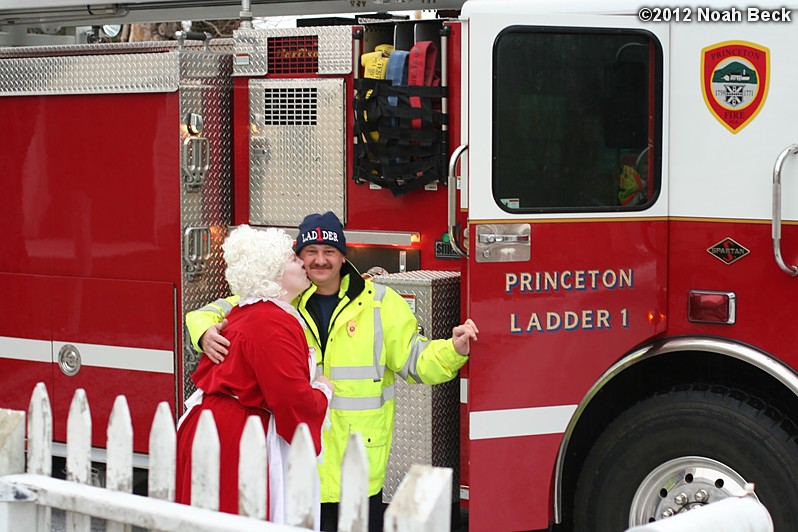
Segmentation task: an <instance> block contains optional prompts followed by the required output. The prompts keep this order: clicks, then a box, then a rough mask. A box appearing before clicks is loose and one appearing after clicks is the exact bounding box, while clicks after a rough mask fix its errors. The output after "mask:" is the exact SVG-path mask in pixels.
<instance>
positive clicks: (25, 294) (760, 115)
mask: <svg viewBox="0 0 798 532" xmlns="http://www.w3.org/2000/svg"><path fill="white" fill-rule="evenodd" d="M707 6H708V7H696V6H681V7H679V6H671V7H668V6H661V7H657V6H651V7H650V8H649V7H642V8H641V7H640V6H639V5H637V4H633V3H630V2H625V1H619V0H612V1H602V2H596V1H590V2H588V1H575V2H549V1H543V0H540V1H537V0H536V1H522V0H473V1H469V2H467V3H465V5H463V7H462V10H461V11H460V13H459V14H458V15H457V16H455V17H453V18H451V19H435V20H419V21H416V20H404V21H395V20H394V21H384V20H378V19H373V20H362V19H361V20H358V21H356V23H353V24H350V25H329V26H299V27H297V28H291V29H270V30H263V29H254V28H251V27H249V26H248V24H247V23H246V22H247V21H246V20H245V21H244V22H245V24H243V25H242V29H240V30H238V31H237V33H236V35H235V37H234V38H233V39H232V40H219V41H206V42H198V41H194V40H192V39H191V37H192V36H188V38H186V39H185V40H182V39H181V41H180V43H175V42H160V43H137V44H94V45H75V46H46V47H22V48H14V49H3V50H2V51H0V72H1V73H2V75H1V76H0V116H2V117H3V123H4V127H3V128H0V146H2V149H0V168H2V172H3V178H2V183H3V187H2V194H0V208H1V209H0V210H2V212H3V213H4V215H5V230H4V236H3V244H2V253H0V293H2V294H3V297H4V300H5V303H4V308H5V311H4V312H3V319H2V320H0V373H2V375H3V376H4V380H3V383H4V386H3V387H2V389H1V390H0V406H2V407H7V408H17V409H24V408H26V405H27V402H28V399H29V397H30V392H31V390H32V388H33V385H34V383H36V382H38V381H43V382H45V383H46V384H47V388H48V391H49V394H50V398H51V400H52V403H53V408H54V416H55V427H54V433H55V438H56V439H57V440H58V441H60V442H63V441H65V429H66V416H67V411H68V408H69V404H70V400H71V397H72V394H73V392H74V391H75V389H77V388H84V389H85V390H86V391H87V394H88V397H89V400H90V404H91V408H92V416H93V420H94V425H93V426H94V428H95V433H94V440H93V444H94V447H95V450H96V453H97V454H96V458H97V460H98V461H102V448H103V447H104V444H105V435H104V427H105V424H106V421H107V418H108V414H109V412H110V408H111V405H112V403H113V400H114V397H115V396H116V395H117V394H120V393H124V394H125V395H126V396H127V397H128V401H129V402H130V408H131V414H132V417H133V422H134V427H135V431H136V437H135V450H136V451H137V453H138V454H137V457H138V458H139V459H140V462H137V463H139V464H140V465H144V463H145V459H146V451H147V448H146V447H147V438H148V430H149V423H150V422H151V418H152V415H153V412H154V410H155V406H156V404H157V403H158V402H160V401H167V402H169V404H170V405H172V406H173V407H174V412H175V414H176V415H177V414H179V413H180V411H181V405H182V401H183V400H184V398H185V397H186V395H187V393H190V391H191V384H190V379H189V376H190V372H191V370H192V369H193V367H194V365H195V364H196V362H197V360H198V356H199V355H197V354H196V353H194V352H193V351H192V349H191V346H190V342H189V341H188V339H187V334H186V333H185V331H184V327H183V317H184V315H185V313H186V312H187V311H189V310H193V309H194V308H197V307H199V306H201V305H203V304H204V303H206V302H208V301H211V300H213V299H215V298H217V297H221V296H224V295H227V290H228V288H227V286H226V284H225V282H224V276H223V269H224V267H223V261H222V258H221V252H220V246H221V243H222V242H223V240H224V237H225V236H226V234H227V232H228V230H229V228H230V227H231V226H234V225H237V224H244V223H246V224H251V225H253V226H258V227H266V226H279V227H286V228H288V230H289V231H293V230H294V229H295V228H296V226H297V224H298V223H299V221H300V220H301V218H302V217H303V216H304V215H305V214H307V213H309V212H324V211H326V210H332V211H334V212H336V213H337V214H338V215H339V216H340V217H341V218H342V220H344V222H345V228H346V231H347V240H348V241H349V242H350V244H351V250H352V251H351V253H350V255H351V256H350V257H349V258H350V260H352V261H353V262H354V263H355V264H356V265H357V266H358V267H359V268H360V269H361V270H363V271H365V270H367V269H369V268H370V267H372V266H381V267H382V268H384V269H385V270H387V271H388V272H394V273H390V274H389V275H387V276H386V278H388V279H390V278H391V276H393V275H399V276H400V277H401V275H402V272H403V274H404V275H406V276H407V275H410V276H412V275H413V272H427V273H429V272H432V273H435V272H456V274H457V275H456V277H457V279H458V280H459V284H458V285H457V288H456V290H455V291H456V296H457V299H458V302H457V305H458V306H457V307H456V309H457V310H456V312H455V314H457V316H456V318H457V319H458V320H459V319H461V318H463V317H466V316H468V317H471V318H473V319H474V320H475V322H476V323H477V324H478V326H479V329H480V336H479V342H478V343H477V344H476V345H475V346H474V348H473V350H472V356H471V359H470V361H469V363H468V365H467V366H466V367H465V368H464V369H463V371H462V372H461V377H460V381H459V382H460V385H459V402H458V404H456V406H455V408H456V409H457V410H459V414H460V415H459V420H457V419H456V417H457V416H456V415H455V416H445V419H444V420H443V421H445V422H454V423H453V424H452V425H451V426H453V427H454V428H452V429H447V430H448V431H449V433H448V434H449V435H450V436H455V437H456V436H459V438H458V440H459V443H458V444H457V448H456V451H457V452H458V453H459V462H460V463H459V489H458V490H457V495H459V498H460V501H461V504H462V505H463V506H467V507H468V510H469V526H470V527H471V528H472V529H474V530H520V529H546V528H550V527H552V528H558V529H559V528H561V529H564V530H569V529H574V530H600V531H604V530H607V531H609V530H622V529H624V528H625V527H627V526H630V525H634V524H640V523H646V522H649V521H654V520H659V519H663V518H667V517H668V516H670V515H673V514H676V513H679V512H683V511H687V510H690V509H692V508H695V507H698V506H702V505H704V504H711V503H712V502H714V501H716V500H719V499H722V498H725V497H728V496H730V495H735V494H738V493H741V492H742V491H743V489H744V486H745V484H746V483H748V482H753V483H755V486H756V493H757V495H758V497H759V499H760V500H761V501H762V502H763V503H764V504H765V505H766V507H767V508H768V509H769V511H770V513H771V515H772V516H773V519H774V522H775V523H776V529H777V530H792V529H795V528H796V526H798V503H797V502H798V488H796V482H795V479H796V478H798V443H797V442H796V437H798V374H797V373H796V369H798V333H797V332H796V329H794V328H793V327H792V326H791V325H790V323H792V318H791V316H792V315H793V314H792V311H791V310H790V309H791V308H792V306H793V305H794V304H795V300H794V299H793V298H794V297H796V296H798V289H797V288H796V283H798V279H796V277H798V266H796V264H798V228H797V227H796V224H798V201H796V198H798V166H796V159H795V158H794V157H793V156H794V155H798V129H797V128H796V121H797V120H798V98H796V97H795V94H794V92H795V87H796V86H798V69H796V68H795V66H794V64H795V51H796V50H798V31H796V27H795V23H793V22H792V17H794V16H795V17H798V14H796V12H795V11H791V10H790V9H789V8H785V7H783V6H771V7H767V6H759V7H748V8H729V7H728V6H725V5H721V4H719V3H716V2H708V3H707ZM244 11H246V10H244ZM1 14H2V13H1V12H0V15H1ZM402 62H403V63H404V65H403V64H402ZM403 66H404V67H406V68H407V71H406V72H407V73H406V74H405V70H404V68H403ZM405 75H406V76H407V77H406V78H405V77H404V76H405ZM395 272H400V273H398V274H397V273H395ZM381 277H383V276H378V277H377V279H380V278H381ZM431 277H432V278H435V276H434V275H432V276H431ZM408 301H409V302H412V301H413V298H412V294H411V297H409V298H408ZM413 303H414V304H415V302H413ZM400 407H401V405H400ZM434 415H435V414H434V413H433V416H434ZM437 421H440V416H439V419H438V420H437ZM437 421H436V422H437ZM458 421H459V423H458ZM447 426H450V425H447ZM458 426H459V428H458ZM397 430H401V429H400V428H399V427H398V428H397ZM396 452H397V451H396V449H394V453H396Z"/></svg>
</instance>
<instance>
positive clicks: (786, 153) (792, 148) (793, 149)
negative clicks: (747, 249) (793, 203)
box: [772, 144, 798, 277]
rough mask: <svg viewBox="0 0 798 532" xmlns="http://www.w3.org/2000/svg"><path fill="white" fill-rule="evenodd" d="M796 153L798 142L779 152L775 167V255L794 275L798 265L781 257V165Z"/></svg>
mask: <svg viewBox="0 0 798 532" xmlns="http://www.w3.org/2000/svg"><path fill="white" fill-rule="evenodd" d="M796 154H798V144H792V145H791V146H788V147H787V148H785V149H784V150H783V151H782V152H781V153H780V154H779V156H778V158H777V159H776V165H775V166H774V167H773V219H772V228H773V255H774V257H775V259H776V264H778V265H779V268H781V269H782V271H783V272H784V273H786V274H787V275H790V276H792V277H795V276H796V275H798V266H795V265H794V264H792V265H789V266H788V265H787V264H785V263H784V259H783V258H782V257H781V167H782V165H783V164H784V161H785V159H787V157H789V156H790V155H796Z"/></svg>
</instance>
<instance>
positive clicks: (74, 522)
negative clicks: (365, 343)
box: [0, 383, 452, 532]
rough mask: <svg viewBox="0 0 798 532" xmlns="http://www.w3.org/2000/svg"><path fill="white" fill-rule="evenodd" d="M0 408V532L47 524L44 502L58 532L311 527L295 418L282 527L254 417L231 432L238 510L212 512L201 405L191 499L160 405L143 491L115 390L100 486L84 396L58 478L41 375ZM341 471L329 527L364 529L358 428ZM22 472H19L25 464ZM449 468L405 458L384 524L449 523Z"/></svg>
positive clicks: (307, 445) (214, 437)
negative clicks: (237, 434)
mask: <svg viewBox="0 0 798 532" xmlns="http://www.w3.org/2000/svg"><path fill="white" fill-rule="evenodd" d="M25 429H26V423H25V412H22V411H16V410H7V409H0V530H3V531H9V532H14V531H20V532H22V531H24V532H30V531H47V532H49V531H50V530H51V528H52V524H51V509H52V508H57V509H60V510H64V511H65V512H66V530H67V531H68V532H73V531H74V532H84V531H86V532H88V531H89V530H90V526H91V524H90V519H91V517H96V518H99V519H104V520H105V521H106V530H108V531H109V532H117V531H119V532H121V531H128V530H130V529H131V526H136V527H140V528H144V529H148V530H156V531H187V532H189V531H190V532H223V531H230V532H232V531H253V532H254V531H269V532H275V531H280V530H307V529H309V528H312V526H313V520H314V513H315V507H316V504H318V500H317V498H316V497H317V495H316V487H317V485H318V471H317V469H316V456H315V451H314V447H313V443H312V440H311V437H310V433H309V430H308V428H307V426H306V425H304V424H302V425H300V426H299V427H298V428H297V431H296V433H295V435H294V438H293V441H292V443H291V450H290V453H289V464H288V478H287V481H286V484H287V490H288V494H287V499H286V506H287V508H286V509H287V512H286V517H287V523H288V524H287V525H276V524H274V523H269V522H267V521H264V520H263V519H264V518H265V516H266V490H267V485H266V484H267V483H266V438H265V435H264V432H263V426H262V424H261V422H260V420H259V419H258V418H256V417H254V416H253V417H252V418H250V419H249V420H248V421H247V424H246V426H245V429H244V433H243V434H242V437H241V444H240V445H241V449H240V456H241V461H240V464H239V514H240V515H231V514H224V513H220V512H217V511H215V510H216V509H218V505H219V438H218V433H217V431H216V424H215V422H214V420H213V415H212V414H211V413H210V412H207V411H206V412H203V413H202V414H201V415H200V420H199V423H198V426H197V432H196V436H195V438H194V447H193V448H192V472H191V475H192V484H191V493H192V496H191V506H187V505H183V504H178V503H175V502H173V501H174V497H175V469H176V468H175V458H176V432H175V424H174V419H173V418H172V414H171V412H170V410H169V406H168V404H167V403H161V404H160V405H158V408H157V410H156V413H155V417H154V419H153V422H152V427H151V430H150V440H149V444H150V447H149V476H148V493H149V496H148V497H142V496H139V495H134V494H132V487H133V466H132V460H133V459H132V456H133V427H132V423H131V419H130V412H129V410H128V406H127V400H126V399H125V397H124V396H119V397H117V398H116V401H115V402H114V407H113V410H112V411H111V416H110V419H109V422H108V432H107V434H108V440H107V446H106V449H107V466H106V467H107V469H106V476H105V484H106V485H105V487H104V488H100V487H95V486H91V485H90V480H91V458H90V457H91V415H90V410H89V404H88V401H87V398H86V394H85V392H84V391H83V390H77V391H76V392H75V395H74V397H73V399H72V404H71V406H70V409H69V417H68V419H67V456H66V471H67V479H66V480H60V479H56V478H52V477H51V473H52V471H51V469H52V434H53V429H52V410H51V408H50V400H49V397H48V394H47V388H46V387H45V385H44V384H43V383H39V384H38V385H36V387H35V389H34V391H33V395H32V397H31V401H30V406H29V409H28V416H27V470H26V467H25V462H26V460H25V458H26V453H25V442H26V439H25ZM343 462H344V463H343V467H342V471H341V477H342V479H341V480H342V487H341V503H340V506H339V521H338V529H339V530H340V531H341V532H350V531H351V532H366V530H367V529H368V461H367V459H366V452H365V447H364V446H363V441H362V439H361V437H360V435H359V434H353V435H352V437H351V438H350V440H349V443H348V447H347V450H346V453H345V456H344V461H343ZM25 471H27V472H25ZM451 491H452V471H451V469H448V468H437V467H431V466H413V467H412V468H411V470H410V472H409V473H408V475H407V477H406V478H405V480H403V482H402V484H401V485H400V486H399V490H398V491H397V493H396V494H395V495H394V498H393V500H392V502H391V505H390V506H389V507H388V509H387V511H386V513H385V529H386V530H392V531H397V532H401V531H408V532H409V531H429V532H432V531H438V530H449V528H450V522H451V513H450V512H451Z"/></svg>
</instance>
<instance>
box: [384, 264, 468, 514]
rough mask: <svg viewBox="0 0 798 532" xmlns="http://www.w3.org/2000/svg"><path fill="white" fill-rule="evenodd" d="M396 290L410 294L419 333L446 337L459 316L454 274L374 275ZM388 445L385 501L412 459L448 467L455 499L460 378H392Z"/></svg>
mask: <svg viewBox="0 0 798 532" xmlns="http://www.w3.org/2000/svg"><path fill="white" fill-rule="evenodd" d="M374 282H375V283H379V284H384V285H386V286H390V287H391V288H393V289H394V290H396V292H398V293H399V294H400V295H412V296H415V301H416V303H415V304H416V318H417V319H418V323H419V325H421V326H422V327H423V328H424V334H425V335H426V336H427V337H429V338H433V339H437V338H449V337H451V335H452V328H453V327H455V326H457V324H458V322H459V321H460V274H459V273H457V272H442V271H428V270H416V271H410V272H403V273H391V274H388V275H380V276H377V277H375V278H374ZM395 423H396V424H395V427H394V436H393V447H392V448H391V456H390V458H389V460H388V471H387V474H386V478H385V487H384V488H383V500H384V501H385V502H390V500H391V499H392V497H393V495H394V494H395V493H396V489H397V488H398V487H399V483H400V482H401V481H402V479H403V478H404V477H405V475H406V474H407V472H408V471H409V470H410V466H411V465H413V464H428V465H434V466H439V467H451V468H452V470H453V471H454V478H453V481H452V500H453V501H457V500H459V499H460V379H459V377H457V378H455V379H454V380H452V381H450V382H447V383H444V384H437V385H435V386H424V385H410V384H407V383H406V382H405V381H403V380H402V379H397V380H396V422H395Z"/></svg>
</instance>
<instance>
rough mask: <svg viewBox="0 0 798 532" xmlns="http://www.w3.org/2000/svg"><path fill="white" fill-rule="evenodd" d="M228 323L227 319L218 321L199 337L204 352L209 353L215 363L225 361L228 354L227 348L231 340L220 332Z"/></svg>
mask: <svg viewBox="0 0 798 532" xmlns="http://www.w3.org/2000/svg"><path fill="white" fill-rule="evenodd" d="M226 325H227V320H222V323H216V324H214V325H211V326H210V327H208V329H207V330H206V331H205V332H204V333H202V336H200V339H199V346H200V349H202V352H203V353H205V354H206V355H208V358H210V359H211V360H212V361H213V363H214V364H218V363H220V362H223V361H224V357H226V356H227V348H228V347H230V340H228V339H227V338H225V337H224V336H222V333H221V332H220V331H221V330H222V329H224V328H225V326H226Z"/></svg>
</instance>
